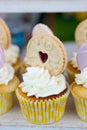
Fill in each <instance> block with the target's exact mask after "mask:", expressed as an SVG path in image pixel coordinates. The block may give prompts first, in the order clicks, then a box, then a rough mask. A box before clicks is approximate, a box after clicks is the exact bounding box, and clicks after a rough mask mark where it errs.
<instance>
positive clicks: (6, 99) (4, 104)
mask: <svg viewBox="0 0 87 130" xmlns="http://www.w3.org/2000/svg"><path fill="white" fill-rule="evenodd" d="M13 99H14V92H11V93H2V94H0V115H1V114H4V113H5V112H7V111H9V110H10V109H11V108H12V105H13Z"/></svg>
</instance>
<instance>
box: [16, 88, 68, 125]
mask: <svg viewBox="0 0 87 130" xmlns="http://www.w3.org/2000/svg"><path fill="white" fill-rule="evenodd" d="M16 95H17V98H18V100H19V103H20V107H21V111H22V114H23V116H24V117H25V119H26V120H27V121H29V122H32V123H34V124H50V123H54V122H56V121H58V120H60V119H61V118H62V117H63V115H64V111H65V106H66V101H67V98H68V95H69V90H67V92H66V93H65V94H64V95H62V96H60V97H59V98H53V99H49V100H44V101H42V100H41V101H37V100H36V101H31V100H27V99H26V98H24V97H22V96H21V95H20V94H19V93H18V91H16Z"/></svg>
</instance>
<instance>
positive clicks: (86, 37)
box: [75, 19, 87, 47]
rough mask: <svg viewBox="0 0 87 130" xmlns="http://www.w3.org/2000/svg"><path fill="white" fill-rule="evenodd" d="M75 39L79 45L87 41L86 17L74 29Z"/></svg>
mask: <svg viewBox="0 0 87 130" xmlns="http://www.w3.org/2000/svg"><path fill="white" fill-rule="evenodd" d="M75 40H76V43H77V45H78V46H79V47H80V46H81V45H82V44H84V43H85V42H87V19H86V20H84V21H82V22H81V23H80V24H79V25H78V26H77V28H76V31H75Z"/></svg>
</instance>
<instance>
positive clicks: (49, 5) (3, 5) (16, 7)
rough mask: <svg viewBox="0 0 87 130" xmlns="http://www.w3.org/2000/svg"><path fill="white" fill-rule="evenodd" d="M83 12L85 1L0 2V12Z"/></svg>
mask: <svg viewBox="0 0 87 130" xmlns="http://www.w3.org/2000/svg"><path fill="white" fill-rule="evenodd" d="M79 11H80V12H83V11H87V0H0V12H6V13H8V12H11V13H12V12H79Z"/></svg>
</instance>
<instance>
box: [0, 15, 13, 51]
mask: <svg viewBox="0 0 87 130" xmlns="http://www.w3.org/2000/svg"><path fill="white" fill-rule="evenodd" d="M10 43H11V34H10V30H9V28H8V26H7V24H6V23H5V21H4V20H3V19H1V18H0V46H2V47H3V48H4V49H7V48H8V47H9V45H10Z"/></svg>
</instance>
